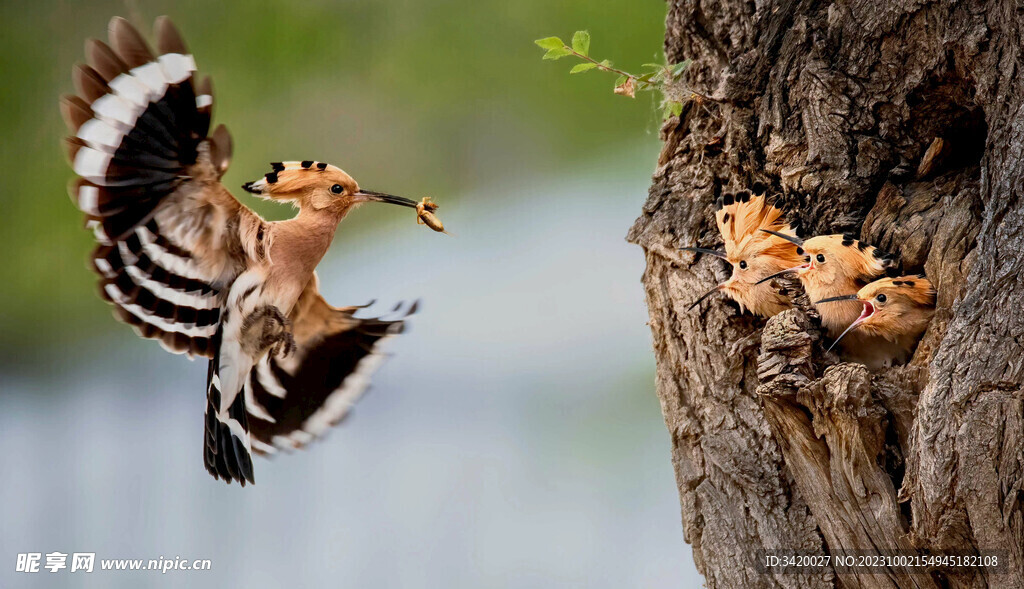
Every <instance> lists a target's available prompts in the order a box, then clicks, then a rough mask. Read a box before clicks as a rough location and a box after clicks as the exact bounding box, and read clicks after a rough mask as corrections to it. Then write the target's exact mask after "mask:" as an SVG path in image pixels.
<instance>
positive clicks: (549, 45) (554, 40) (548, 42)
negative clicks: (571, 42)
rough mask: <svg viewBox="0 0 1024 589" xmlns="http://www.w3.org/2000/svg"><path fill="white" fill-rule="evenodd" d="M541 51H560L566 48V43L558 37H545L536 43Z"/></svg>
mask: <svg viewBox="0 0 1024 589" xmlns="http://www.w3.org/2000/svg"><path fill="white" fill-rule="evenodd" d="M534 43H536V44H537V45H538V46H539V47H540V48H541V49H559V48H561V47H565V43H563V42H562V40H561V39H559V38H558V37H545V38H543V39H537V40H536V41H534Z"/></svg>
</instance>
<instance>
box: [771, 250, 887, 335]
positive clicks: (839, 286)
mask: <svg viewBox="0 0 1024 589" xmlns="http://www.w3.org/2000/svg"><path fill="white" fill-rule="evenodd" d="M770 232H771V231H770ZM771 233H772V234H773V235H775V236H777V237H780V238H784V239H788V240H789V241H791V242H792V243H793V244H794V245H796V246H798V247H800V248H802V252H803V256H802V259H801V262H802V263H800V264H799V265H796V266H794V267H792V268H787V269H785V270H782V271H780V272H778V273H776V274H773V275H772V276H768V277H766V278H764V279H762V282H764V281H767V280H769V279H770V278H774V277H776V276H780V275H782V274H786V273H788V272H796V274H797V276H798V277H799V278H800V283H801V284H802V285H803V287H804V291H806V292H807V296H808V298H810V300H811V301H817V300H821V299H827V298H830V297H836V296H839V295H845V294H848V293H851V292H857V291H858V290H859V289H860V288H862V287H863V286H865V285H866V284H868V283H869V282H871V281H872V280H875V279H876V278H878V277H879V276H881V275H883V274H885V273H886V272H887V271H890V270H892V269H894V268H896V267H897V266H898V261H897V260H896V258H895V257H893V256H892V255H890V254H887V253H885V252H883V251H882V250H879V249H877V248H875V247H873V246H870V245H868V244H866V243H864V242H862V241H859V240H857V239H854V238H853V237H851V236H849V235H819V236H816V237H811V238H809V239H799V238H796V237H793V236H791V235H785V234H782V233H777V232H771ZM815 308H816V309H817V310H818V312H819V313H820V314H821V324H822V325H823V326H824V327H825V329H826V330H827V331H828V335H829V337H832V338H835V337H838V335H839V334H840V333H842V331H843V330H844V329H846V327H847V326H848V325H850V323H852V322H853V321H855V320H856V319H857V316H858V315H859V314H860V311H861V307H860V305H857V304H856V303H854V302H853V301H849V302H845V303H843V302H840V303H836V304H834V305H826V306H822V307H818V306H817V305H815Z"/></svg>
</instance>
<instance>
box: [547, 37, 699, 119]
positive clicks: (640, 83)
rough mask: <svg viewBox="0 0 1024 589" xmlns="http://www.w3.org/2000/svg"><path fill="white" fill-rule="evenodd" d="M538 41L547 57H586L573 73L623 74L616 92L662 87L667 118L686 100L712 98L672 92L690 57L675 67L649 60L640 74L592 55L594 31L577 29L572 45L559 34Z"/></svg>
mask: <svg viewBox="0 0 1024 589" xmlns="http://www.w3.org/2000/svg"><path fill="white" fill-rule="evenodd" d="M534 43H536V44H537V45H538V46H539V47H540V48H541V49H545V50H547V52H546V53H545V54H544V59H552V60H554V59H561V58H563V57H569V56H573V57H576V58H578V59H580V60H582V63H578V64H576V65H574V66H573V67H572V69H570V70H569V73H570V74H581V73H583V72H587V71H590V70H593V69H597V70H601V71H605V72H609V73H613V74H618V76H619V77H618V79H616V80H615V93H616V94H620V95H622V96H628V97H630V98H635V97H636V93H637V91H647V90H652V91H653V90H660V91H661V93H662V96H663V97H664V107H665V112H664V115H665V118H668V117H669V116H674V115H675V116H677V115H679V113H681V112H682V110H683V101H685V100H691V99H698V100H700V101H704V100H709V98H708V97H707V96H704V95H702V94H698V93H696V92H688V93H687V92H684V93H682V94H683V97H682V98H677V97H676V95H678V94H680V93H679V92H676V91H671V90H670V88H669V86H670V85H671V84H674V83H675V82H676V79H677V78H678V77H679V75H680V74H682V73H683V72H684V71H685V70H686V68H687V67H689V66H690V60H689V59H687V60H685V61H683V62H681V63H677V64H674V65H671V66H670V65H666V64H660V63H646V64H644V65H643V67H644V68H647V69H649V70H650V71H648V72H647V73H644V74H640V75H636V74H631V73H629V72H627V71H624V70H621V69H619V68H616V67H615V66H613V65H612V62H611V61H609V60H607V59H603V60H601V61H598V60H596V59H594V58H593V57H590V33H589V32H587V31H576V33H575V34H573V36H572V44H571V45H567V44H566V43H565V42H564V41H562V40H561V39H560V38H558V37H546V38H544V39H537V40H536V41H534ZM687 94H688V95H687Z"/></svg>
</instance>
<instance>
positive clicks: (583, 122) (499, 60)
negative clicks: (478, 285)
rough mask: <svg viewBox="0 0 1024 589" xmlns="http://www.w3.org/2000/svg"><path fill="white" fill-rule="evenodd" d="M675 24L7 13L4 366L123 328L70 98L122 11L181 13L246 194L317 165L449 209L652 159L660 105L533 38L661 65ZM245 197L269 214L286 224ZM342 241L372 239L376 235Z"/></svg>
mask: <svg viewBox="0 0 1024 589" xmlns="http://www.w3.org/2000/svg"><path fill="white" fill-rule="evenodd" d="M664 13H665V5H664V4H663V3H662V2H659V1H656V0H645V1H642V2H635V1H633V2H628V1H619V2H593V1H585V0H560V1H558V2H551V1H549V0H517V1H515V2H482V1H472V0H435V1H429V2H423V1H413V0H398V1H387V2H383V1H379V0H349V1H343V2H325V1H315V0H314V1H308V2H301V3H290V2H287V3H284V2H267V1H263V0H255V1H226V2H105V1H91V2H54V1H45V0H43V1H38V2H4V3H3V4H2V7H0V22H2V23H3V35H2V36H0V60H2V64H3V67H2V70H3V72H4V84H2V86H0V96H2V104H3V105H4V108H3V109H2V110H0V132H2V134H3V137H4V141H3V143H2V145H0V154H2V157H0V166H2V168H0V202H2V203H3V213H4V217H5V223H4V228H3V230H2V232H0V248H2V250H3V251H4V254H5V259H6V263H5V264H4V265H3V270H2V272H3V274H4V275H3V277H2V280H3V287H2V289H0V332H2V333H3V334H4V337H3V341H2V344H0V345H2V346H3V348H2V349H0V358H2V360H0V362H6V363H12V362H14V363H17V364H21V363H23V362H26V361H29V362H32V361H34V360H35V358H34V356H36V355H37V354H38V353H39V352H40V351H41V350H42V351H45V350H47V349H49V346H52V345H54V344H55V342H57V340H58V339H60V340H61V341H64V342H66V341H74V340H76V339H79V338H81V337H84V336H87V335H89V334H90V333H91V332H92V331H93V330H95V329H97V328H99V329H104V328H107V327H110V320H109V315H108V313H107V312H106V310H105V309H104V304H103V303H102V302H101V301H100V300H99V299H98V297H96V296H95V287H94V280H93V276H92V274H91V272H89V270H87V269H86V265H85V264H86V260H87V252H88V251H89V250H90V249H91V247H92V246H91V241H90V237H89V235H88V234H87V233H86V232H84V231H80V230H79V229H80V228H81V225H82V221H81V217H80V215H79V214H78V212H77V211H76V210H75V209H74V208H73V207H72V206H71V204H70V201H69V200H68V198H67V196H66V185H67V182H68V180H69V179H70V178H71V171H70V169H69V166H68V164H67V162H66V159H65V157H64V151H63V147H62V145H61V141H60V138H61V137H63V136H64V134H65V128H64V124H63V122H62V121H61V119H60V115H59V112H58V108H57V100H58V98H59V96H60V94H61V93H65V92H73V87H72V84H71V76H70V71H71V67H72V65H73V64H74V63H76V62H78V61H82V60H83V57H84V56H83V49H82V47H83V42H84V40H85V38H87V37H99V38H102V39H105V37H106V26H107V22H108V20H109V18H110V16H111V15H115V14H116V15H122V16H124V17H126V18H128V19H129V20H130V21H131V22H132V23H133V24H134V25H136V27H138V28H139V29H140V30H142V31H143V32H144V34H145V35H146V36H147V38H149V32H150V28H151V26H152V22H153V19H154V18H155V17H157V16H159V15H161V14H168V15H172V17H173V19H174V21H175V22H176V24H177V25H178V27H179V28H180V29H181V30H182V31H183V34H184V35H185V38H186V41H187V42H188V43H189V46H190V49H191V50H192V52H193V53H194V54H195V56H196V60H197V64H198V66H199V70H200V72H201V73H203V74H208V75H210V76H212V78H213V81H214V90H215V96H216V102H215V105H214V108H215V112H214V124H218V123H224V124H226V125H227V126H228V128H229V130H230V131H231V133H232V135H233V138H234V141H235V158H234V160H233V163H232V165H231V168H230V170H229V171H228V174H227V176H226V177H225V183H226V184H227V185H228V186H229V187H231V188H232V189H233V190H235V192H236V194H239V193H241V191H240V190H236V188H237V187H238V186H240V185H241V184H242V183H243V182H244V181H246V180H252V179H255V178H257V177H259V176H260V175H262V174H263V173H264V172H266V171H267V169H268V166H267V163H268V162H270V161H278V160H289V159H292V160H298V159H318V160H325V161H329V162H332V163H335V164H337V165H340V166H341V167H343V168H345V169H346V170H347V171H349V172H350V173H351V174H352V175H353V176H355V177H356V179H357V180H359V181H360V182H361V184H363V185H364V186H367V187H370V188H374V189H378V190H387V191H390V192H393V193H395V194H403V195H404V194H409V195H410V196H415V197H419V196H421V195H432V196H434V198H435V200H437V201H438V202H442V203H444V202H445V201H446V200H447V201H448V202H447V204H449V205H453V204H456V203H454V202H452V197H448V196H447V195H460V194H467V193H468V192H469V191H470V190H472V189H474V188H478V187H480V186H481V185H484V184H487V185H495V184H498V185H510V186H515V187H517V188H518V189H519V190H520V191H524V192H528V193H535V194H537V195H539V196H544V197H550V198H557V195H553V194H549V192H548V189H547V187H545V186H544V185H543V184H541V183H540V182H538V178H542V177H550V176H564V175H566V174H567V173H572V172H573V171H579V170H583V169H587V162H593V161H598V160H599V161H602V162H608V161H612V162H614V161H615V160H616V159H618V158H620V157H621V158H627V159H628V160H629V161H630V162H631V163H632V162H636V161H638V160H639V157H640V156H641V154H637V153H636V152H637V150H638V149H644V150H645V152H644V154H650V153H653V150H654V149H656V130H657V126H658V121H659V115H658V114H657V112H656V111H657V109H656V108H655V104H654V97H653V96H652V95H650V94H641V95H640V96H638V98H637V99H636V100H629V99H626V98H623V97H620V96H615V95H613V94H612V92H611V87H612V83H613V81H614V77H613V76H611V75H609V74H603V73H600V72H590V73H587V74H583V75H574V76H571V77H570V76H569V75H568V73H567V72H568V69H569V68H570V67H571V65H572V64H573V63H572V62H571V60H569V59H565V60H562V61H558V62H551V61H543V62H542V61H541V59H540V58H541V55H542V53H543V52H542V51H541V50H540V49H539V48H538V47H536V46H534V45H533V43H532V41H533V40H534V39H537V38H540V37H545V36H548V35H559V36H561V37H563V38H565V39H568V38H569V37H571V35H572V32H573V31H574V30H576V29H584V28H585V29H589V30H590V32H591V34H592V35H593V39H594V41H593V48H592V54H593V55H595V56H596V57H598V58H608V59H612V60H613V61H614V62H615V63H616V65H619V66H622V67H626V68H630V67H632V68H635V69H639V68H638V67H637V66H638V65H639V64H641V63H646V62H650V61H652V60H659V59H661V57H660V56H661V38H662V36H663V31H664V25H663V20H664ZM618 154H621V156H620V155H618ZM609 158H611V159H609ZM647 161H652V160H650V159H648V160H647ZM602 165H606V164H602ZM624 165H625V164H624ZM243 200H244V202H246V203H247V204H249V205H250V206H254V207H255V208H257V209H258V210H259V211H260V212H261V213H263V214H265V215H267V216H268V217H270V218H281V217H283V216H287V215H289V214H290V211H289V210H288V209H286V208H281V207H276V206H274V205H273V204H268V203H263V202H261V201H256V200H255V199H243ZM460 204H461V203H460ZM489 204H491V203H489V202H488V201H487V198H486V194H478V195H476V196H475V197H474V202H473V206H474V207H487V206H489ZM449 208H450V207H449ZM348 231H349V232H350V233H348V234H347V235H348V236H349V237H351V238H352V239H360V238H362V235H360V234H371V233H373V232H374V227H373V223H372V222H368V223H359V224H351V227H350V228H349V230H348Z"/></svg>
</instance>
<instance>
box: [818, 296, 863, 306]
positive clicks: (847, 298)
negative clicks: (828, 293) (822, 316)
mask: <svg viewBox="0 0 1024 589" xmlns="http://www.w3.org/2000/svg"><path fill="white" fill-rule="evenodd" d="M856 300H857V295H856V294H848V295H842V296H838V297H829V298H827V299H821V300H820V301H814V304H815V305H818V304H821V303H832V302H835V301H856Z"/></svg>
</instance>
